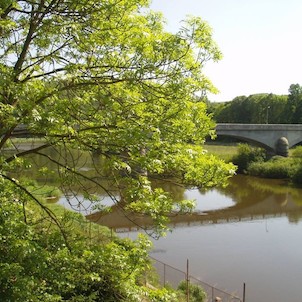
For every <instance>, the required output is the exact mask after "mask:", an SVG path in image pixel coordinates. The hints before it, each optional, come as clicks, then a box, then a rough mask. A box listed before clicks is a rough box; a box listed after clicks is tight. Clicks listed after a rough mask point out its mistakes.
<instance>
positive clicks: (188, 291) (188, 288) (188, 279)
mask: <svg viewBox="0 0 302 302" xmlns="http://www.w3.org/2000/svg"><path fill="white" fill-rule="evenodd" d="M186 277H187V278H186V279H187V280H186V281H187V302H189V301H190V278H189V259H187V276H186Z"/></svg>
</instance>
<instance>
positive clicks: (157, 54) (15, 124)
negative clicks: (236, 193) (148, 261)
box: [0, 0, 234, 301]
mask: <svg viewBox="0 0 302 302" xmlns="http://www.w3.org/2000/svg"><path fill="white" fill-rule="evenodd" d="M149 4H150V1H148V0H130V1H129V0H127V1H126V0H93V1H92V0H87V1H84V2H83V1H80V0H73V1H67V0H60V1H58V0H45V1H42V0H39V1H34V2H33V1H16V0H8V1H1V5H0V32H1V35H0V43H1V50H0V72H1V77H0V91H1V93H0V126H1V127H0V137H1V139H0V181H1V184H2V190H3V191H1V192H2V193H1V199H0V203H1V209H2V210H3V215H4V216H5V215H6V217H7V218H6V219H4V218H3V219H2V221H1V223H6V224H5V227H2V229H1V230H2V232H3V233H2V234H1V236H2V237H1V238H4V239H3V254H2V255H1V257H3V258H2V260H3V261H2V264H1V269H2V270H3V271H2V272H3V274H2V275H1V278H3V279H2V281H1V282H2V283H1V284H2V286H3V287H2V288H3V292H2V294H3V297H7V300H14V301H18V299H19V300H20V299H21V295H24V296H23V299H22V301H26V300H28V301H30V300H34V301H35V300H36V301H39V299H42V298H41V297H42V296H41V295H42V294H43V295H44V296H43V301H48V300H49V301H60V299H61V300H62V299H63V300H65V301H118V300H127V301H132V300H133V301H134V300H135V299H136V298H135V297H136V295H137V293H138V289H137V287H136V286H135V280H134V279H135V278H136V276H137V275H138V274H139V273H140V272H141V269H142V266H143V265H145V256H146V246H145V245H144V244H143V243H142V241H139V243H133V244H132V243H129V242H127V241H121V242H120V241H119V242H117V241H116V240H115V241H113V242H112V243H106V244H105V246H97V245H94V246H91V247H89V249H88V248H87V242H86V241H85V240H84V241H81V240H82V239H81V238H82V237H81V238H80V239H79V240H76V239H75V237H74V235H73V232H72V231H71V229H70V228H69V224H70V222H71V221H73V220H74V219H73V218H72V217H71V216H70V214H66V215H65V216H64V217H63V218H62V220H61V219H60V218H59V217H58V215H57V213H56V211H52V210H51V209H49V207H48V206H46V205H45V204H44V203H43V201H41V199H40V197H39V195H37V191H35V189H34V190H33V189H32V185H31V184H30V183H28V181H25V179H24V178H23V176H24V175H25V174H26V175H27V176H33V175H32V170H31V167H33V165H35V166H36V167H37V168H38V170H39V175H38V177H39V179H41V180H43V182H44V183H45V184H48V183H49V182H50V179H53V178H55V181H56V183H60V189H61V191H62V192H63V193H64V194H72V193H74V194H75V195H76V194H77V193H78V192H81V193H82V194H83V195H84V196H85V198H86V199H89V200H91V202H93V203H96V204H97V203H102V200H101V198H100V197H99V195H98V193H99V191H100V190H101V191H102V192H105V193H106V194H107V196H108V197H110V198H111V199H112V200H113V202H114V203H116V204H118V205H119V206H120V207H125V208H127V209H130V210H132V211H138V212H144V213H146V214H148V215H149V216H150V217H152V218H153V220H154V225H155V227H154V228H155V231H156V232H157V234H162V232H163V231H164V230H165V229H166V222H167V218H166V216H167V213H169V212H170V211H171V210H173V211H175V212H186V211H190V210H191V209H192V202H191V201H177V202H175V201H174V200H173V199H172V198H171V196H170V195H169V194H168V193H167V192H165V191H164V190H160V189H159V188H153V187H152V186H150V185H149V184H150V183H149V182H150V179H151V178H152V177H154V176H155V177H163V178H165V177H166V176H167V175H169V177H171V176H172V177H175V178H177V181H178V182H179V183H180V184H183V185H184V186H187V187H190V186H199V187H203V188H208V187H212V186H215V185H217V184H222V185H223V184H225V183H226V180H227V179H228V178H229V177H230V176H232V175H233V174H234V167H233V165H232V164H226V163H224V162H223V161H220V160H218V159H216V158H215V157H213V156H211V155H207V154H206V153H205V152H204V151H203V148H202V147H201V145H202V144H203V143H204V141H205V138H206V137H207V136H209V135H210V136H213V135H214V131H213V129H214V123H213V121H212V120H211V117H210V116H209V115H208V114H207V113H206V105H205V103H204V102H203V101H202V100H203V97H201V98H200V99H198V98H197V95H202V96H203V95H204V94H205V93H206V92H208V91H212V92H213V91H214V90H215V88H214V87H213V85H212V84H211V82H210V81H209V80H208V79H207V78H206V77H205V76H204V74H203V68H204V65H205V63H206V62H207V61H208V60H215V61H216V60H219V59H220V57H221V53H220V51H219V50H218V48H217V46H216V44H215V43H214V42H213V40H212V32H211V28H210V27H209V26H208V24H207V23H206V22H204V21H202V20H201V19H200V18H194V17H189V18H188V19H187V20H185V21H184V22H183V23H182V26H181V28H180V29H179V31H178V32H177V33H175V34H172V33H169V32H166V31H165V30H164V27H163V18H162V16H161V15H160V14H159V13H156V12H153V11H151V10H150V9H149V7H148V6H149ZM15 137H21V138H24V137H29V138H31V139H34V138H39V141H38V143H37V142H36V143H31V142H30V141H29V142H28V143H26V148H25V149H22V148H19V146H18V145H16V144H15V142H14V138H15ZM8 150H9V152H8ZM84 153H85V154H87V153H89V154H90V155H91V157H92V159H93V160H92V162H94V161H95V160H96V159H95V158H96V154H98V158H99V159H100V158H101V160H103V159H106V160H104V161H103V166H102V169H98V166H97V165H95V166H94V167H89V169H88V167H87V165H86V164H85V162H83V160H82V159H83V154H84ZM31 154H35V155H39V160H36V159H34V158H33V157H31ZM35 176H36V175H35ZM104 179H106V183H104ZM28 203H30V204H31V206H30V207H29V206H28ZM32 203H34V204H35V206H33V204H32ZM40 210H43V211H42V212H43V213H44V214H43V213H41V212H40ZM45 215H46V216H45ZM4 216H3V217H4ZM47 223H49V224H47ZM55 226H56V227H55ZM6 232H8V233H6ZM5 236H6V237H5ZM5 238H7V239H8V238H9V239H10V243H8V241H7V240H6V239H5ZM1 240H2V239H1ZM1 248H2V247H1ZM8 251H12V252H11V253H8ZM17 252H18V253H17ZM140 259H141V260H140ZM27 272H28V273H27ZM13 284H14V286H12V285H13ZM27 291H28V292H27ZM33 295H34V296H33ZM75 295H76V297H75ZM162 296H164V294H163V295H162Z"/></svg>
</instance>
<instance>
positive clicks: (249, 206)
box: [88, 175, 302, 232]
mask: <svg viewBox="0 0 302 302" xmlns="http://www.w3.org/2000/svg"><path fill="white" fill-rule="evenodd" d="M157 185H159V184H157ZM169 185H170V186H171V183H170V184H169ZM171 188H172V189H173V192H174V193H173V194H175V192H177V194H178V198H181V197H182V198H188V199H195V200H196V204H197V207H196V210H195V212H194V213H192V214H190V215H179V214H178V215H171V216H170V221H171V223H170V225H171V226H172V227H173V228H175V227H184V226H192V225H200V224H203V225H208V224H218V223H228V222H231V223H233V222H240V221H253V220H259V219H268V218H273V217H281V216H287V217H288V220H289V221H290V222H291V223H297V222H298V221H300V220H301V218H302V194H301V193H302V190H301V189H299V188H293V187H290V186H288V185H287V183H286V182H285V181H283V180H268V179H259V178H252V177H247V176H242V175H237V176H235V177H233V178H232V179H231V180H230V183H229V186H228V187H227V188H218V189H215V190H211V191H209V192H206V193H205V192H201V191H199V190H186V191H185V190H183V189H180V188H177V189H175V187H173V186H172V187H171ZM165 189H167V187H165ZM88 218H89V219H91V220H92V221H95V222H97V223H100V224H104V225H106V226H108V227H110V228H112V229H114V230H115V231H116V232H123V231H131V230H136V229H137V228H138V226H142V227H143V228H148V227H151V220H150V219H148V218H147V217H144V216H142V215H140V216H138V215H134V214H133V213H128V212H126V211H125V210H124V209H121V208H119V207H118V206H114V207H113V211H112V212H111V213H106V214H103V213H102V212H98V213H94V214H91V215H89V216H88Z"/></svg>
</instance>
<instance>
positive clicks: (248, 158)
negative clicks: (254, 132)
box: [232, 144, 266, 173]
mask: <svg viewBox="0 0 302 302" xmlns="http://www.w3.org/2000/svg"><path fill="white" fill-rule="evenodd" d="M265 158H266V152H265V150H264V149H262V148H255V147H251V146H249V145H248V144H239V145H238V153H237V154H236V155H235V156H233V158H232V162H233V163H234V164H235V165H236V166H238V170H237V171H238V173H245V172H246V170H247V168H248V166H249V165H250V164H251V163H253V162H264V160H265Z"/></svg>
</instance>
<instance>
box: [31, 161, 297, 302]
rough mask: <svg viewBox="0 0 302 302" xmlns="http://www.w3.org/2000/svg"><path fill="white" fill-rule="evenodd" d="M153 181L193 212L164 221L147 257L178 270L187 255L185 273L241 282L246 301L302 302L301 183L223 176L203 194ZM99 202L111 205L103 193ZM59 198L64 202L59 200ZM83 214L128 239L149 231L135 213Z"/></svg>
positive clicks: (220, 283)
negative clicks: (163, 232) (167, 225)
mask: <svg viewBox="0 0 302 302" xmlns="http://www.w3.org/2000/svg"><path fill="white" fill-rule="evenodd" d="M72 158H73V160H74V158H77V166H80V167H81V169H82V170H83V171H88V172H89V173H90V171H91V172H93V169H94V168H95V164H96V163H95V162H94V163H93V164H91V163H90V162H89V161H88V160H87V158H86V157H80V156H78V157H76V156H73V157H72ZM35 160H36V161H39V166H41V165H44V164H45V163H44V162H43V161H42V160H43V159H40V158H36V159H35ZM49 181H51V180H50V179H48V180H47V182H49ZM155 185H160V186H164V187H165V189H167V190H168V191H170V192H171V194H173V196H174V198H175V199H181V198H188V199H195V200H196V211H195V213H193V214H192V215H186V216H176V217H173V218H172V219H171V232H168V233H167V236H166V237H164V238H160V239H158V240H155V239H152V241H153V244H154V247H153V250H152V251H151V256H152V257H154V258H156V259H158V260H160V261H163V262H165V263H167V264H169V265H171V266H173V267H176V268H178V269H180V270H182V271H185V270H186V262H187V259H189V264H190V265H189V266H190V274H191V275H193V276H195V277H198V278H200V279H201V280H203V281H205V282H207V283H209V284H212V285H214V286H215V287H217V288H220V289H224V290H226V291H227V292H231V293H236V294H237V295H238V296H240V297H242V287H243V283H245V284H246V302H285V301H290V302H301V301H302V286H301V280H302V240H301V238H302V189H299V188H293V187H291V186H289V185H288V184H287V183H286V182H285V181H282V180H268V179H259V178H252V177H248V176H242V175H237V176H235V177H233V178H232V179H230V181H229V186H228V187H227V188H224V189H222V188H216V189H213V190H210V191H207V192H202V191H200V190H197V189H194V190H185V189H184V188H180V187H176V186H173V185H172V184H171V183H168V184H155ZM75 190H76V189H75ZM98 194H100V195H102V193H101V192H98ZM79 199H81V196H77V198H76V199H74V207H73V208H76V209H77V210H82V212H83V213H85V214H90V209H91V208H90V207H89V204H87V203H86V201H85V200H82V202H81V204H80V206H79V205H78V201H79ZM70 201H71V202H72V201H73V199H72V198H71V199H70ZM103 201H104V202H105V203H107V204H110V200H109V199H108V198H105V196H104V200H103ZM59 203H61V204H63V205H65V206H66V207H70V204H68V203H67V201H66V198H61V199H60V201H59ZM89 218H90V219H92V220H94V221H97V222H98V223H101V224H104V225H107V226H108V227H110V228H112V229H113V230H115V231H116V232H117V233H118V234H119V236H121V237H131V238H135V237H136V236H137V234H138V232H139V230H138V228H137V224H139V225H145V227H146V228H147V229H148V227H149V225H148V224H149V223H150V222H149V221H148V220H145V219H143V218H141V217H138V218H135V217H131V218H132V221H134V222H135V223H134V224H133V223H130V221H129V220H128V219H126V218H125V215H124V213H121V212H119V211H114V212H113V213H112V214H108V215H103V216H102V215H99V214H98V213H92V214H91V215H90V216H89ZM136 219H137V220H136Z"/></svg>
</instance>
